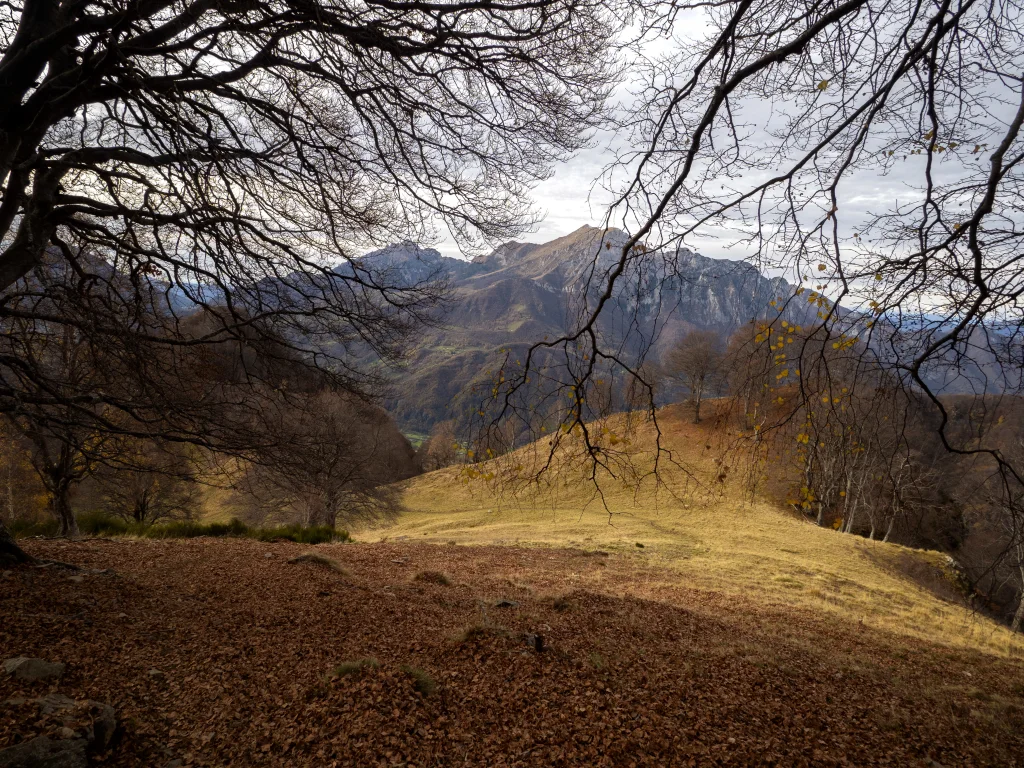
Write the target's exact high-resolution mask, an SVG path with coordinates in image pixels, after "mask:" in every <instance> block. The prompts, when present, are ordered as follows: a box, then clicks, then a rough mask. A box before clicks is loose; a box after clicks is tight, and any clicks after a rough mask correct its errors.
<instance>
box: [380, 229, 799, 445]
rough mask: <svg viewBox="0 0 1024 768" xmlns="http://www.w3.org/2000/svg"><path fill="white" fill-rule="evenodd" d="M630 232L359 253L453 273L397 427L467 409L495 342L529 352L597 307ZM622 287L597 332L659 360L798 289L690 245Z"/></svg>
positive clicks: (625, 350)
mask: <svg viewBox="0 0 1024 768" xmlns="http://www.w3.org/2000/svg"><path fill="white" fill-rule="evenodd" d="M626 238H627V236H626V234H625V233H624V232H622V231H620V230H615V229H611V230H604V229H598V228H595V227H589V226H585V227H581V228H580V229H578V230H576V231H575V232H572V233H571V234H569V235H566V236H565V237H560V238H558V239H556V240H552V241H551V242H548V243H517V242H511V243H506V244H504V245H502V246H500V247H498V248H496V249H495V250H494V251H492V252H491V253H489V254H486V255H484V256H478V257H477V258H475V259H473V260H472V261H465V260H461V259H453V258H449V257H445V256H442V255H441V254H439V253H438V252H437V251H436V250H433V249H429V248H421V247H419V246H417V245H415V244H413V243H401V244H396V245H392V246H389V247H388V248H384V249H382V250H379V251H374V252H373V253H369V254H367V255H366V256H364V257H363V259H364V260H365V262H366V265H367V266H368V267H372V268H374V269H385V268H386V269H389V270H399V271H401V273H402V276H403V278H404V279H405V280H407V281H416V280H422V279H425V278H427V277H428V276H430V275H432V274H442V273H446V274H447V275H448V278H449V280H450V282H451V285H452V288H453V292H454V299H453V302H452V305H451V307H450V310H449V312H448V313H447V315H446V317H445V321H444V325H443V326H442V327H441V328H438V329H428V330H427V331H426V333H425V335H424V337H423V339H422V340H421V342H420V343H419V345H418V346H417V347H416V348H415V349H414V350H413V351H412V354H411V355H410V357H409V359H408V362H407V365H406V368H405V370H404V371H403V372H402V374H401V375H400V376H399V377H398V381H397V383H396V388H395V393H394V397H393V398H392V399H391V401H390V403H389V408H390V410H391V412H392V413H393V414H394V415H395V417H396V419H397V420H398V422H399V424H400V425H401V426H402V428H403V429H404V430H406V431H407V432H427V431H429V429H430V428H431V426H432V425H433V424H435V423H437V422H438V421H442V420H444V419H446V418H451V416H452V415H453V414H457V413H458V412H459V411H460V410H461V409H462V408H464V407H466V405H465V402H464V400H462V399H460V396H462V397H463V398H464V397H465V396H466V394H467V392H468V389H469V387H470V386H471V385H473V384H475V383H480V382H483V381H484V380H485V378H486V375H485V372H486V371H487V369H488V367H489V366H491V365H493V363H494V362H495V361H496V360H498V359H499V352H498V350H499V349H511V350H522V349H525V348H526V347H527V346H528V345H530V344H532V343H534V342H536V341H538V340H540V339H543V338H544V337H545V336H548V337H556V336H559V335H561V334H563V333H565V332H566V331H567V330H568V329H569V328H570V327H572V325H573V322H572V320H573V318H574V317H575V313H576V312H578V311H579V308H580V307H581V306H582V305H583V302H584V301H585V300H587V299H590V301H591V305H592V301H593V298H594V293H595V291H596V290H597V289H598V288H600V287H602V286H603V284H604V277H605V275H606V273H607V270H608V269H610V268H611V266H612V265H614V263H615V262H616V259H617V258H618V254H619V253H620V252H621V246H622V244H623V243H624V242H625V241H626ZM595 257H596V259H595ZM620 283H621V284H620V286H619V289H618V290H617V291H616V293H615V295H614V296H613V299H612V301H611V302H610V303H609V305H608V306H607V308H606V309H607V311H606V312H605V313H604V314H603V316H602V318H601V322H600V324H599V330H600V332H601V334H602V337H603V338H604V339H605V341H606V343H607V344H608V345H609V346H611V347H614V348H615V349H617V350H621V354H622V356H624V357H625V358H626V359H628V360H635V359H636V358H637V357H638V355H639V354H640V352H641V350H642V349H643V347H644V346H645V343H646V342H651V343H652V349H651V354H652V355H653V357H655V358H660V356H661V355H662V354H663V352H664V351H665V350H666V349H667V348H668V347H669V346H670V345H671V344H672V343H674V342H675V341H676V340H678V339H679V338H680V337H681V336H683V335H684V334H686V333H687V332H689V331H691V330H694V329H702V330H703V329H708V330H713V331H716V332H718V333H720V334H721V335H722V337H723V339H724V338H726V337H727V336H728V335H729V334H730V333H732V332H733V331H735V330H736V329H738V328H740V327H741V326H743V325H746V324H748V323H750V322H751V321H753V320H755V319H757V318H761V317H764V316H766V315H767V313H768V312H769V310H770V302H771V301H772V300H773V299H775V298H779V297H783V298H785V297H788V296H789V295H790V293H791V292H792V287H791V286H790V285H789V284H788V283H786V281H784V280H782V279H780V278H774V279H773V278H768V277H765V276H764V275H762V274H761V273H760V272H759V271H758V270H757V269H756V268H755V267H754V266H753V265H751V264H749V263H746V262H742V261H730V260H725V259H710V258H706V257H704V256H701V255H700V254H697V253H694V252H692V251H689V250H685V249H680V250H677V251H675V252H673V253H668V254H665V253H660V254H657V257H656V258H651V259H649V260H645V261H644V264H643V265H642V266H639V267H637V268H635V269H632V270H630V271H628V272H627V273H626V274H624V275H623V279H622V280H621V281H620ZM801 304H802V303H801ZM799 311H801V309H800V308H794V309H792V310H788V312H789V313H790V314H793V313H797V312H799ZM790 319H791V320H792V321H793V322H801V321H802V320H803V318H800V317H795V316H794V317H791V318H790Z"/></svg>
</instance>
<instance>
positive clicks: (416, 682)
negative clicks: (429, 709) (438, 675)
mask: <svg viewBox="0 0 1024 768" xmlns="http://www.w3.org/2000/svg"><path fill="white" fill-rule="evenodd" d="M402 671H403V672H405V674H407V675H408V676H409V677H411V678H412V685H413V688H415V689H416V690H417V691H419V693H420V694H422V695H423V696H430V695H431V694H432V693H433V692H434V691H436V690H437V681H436V680H434V678H432V677H431V676H430V675H429V674H427V672H425V671H424V670H422V669H420V668H419V667H402Z"/></svg>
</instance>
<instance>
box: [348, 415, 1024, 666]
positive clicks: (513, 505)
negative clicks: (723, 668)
mask: <svg viewBox="0 0 1024 768" xmlns="http://www.w3.org/2000/svg"><path fill="white" fill-rule="evenodd" d="M659 421H660V424H661V428H662V431H663V434H664V439H665V445H666V447H667V448H668V449H669V450H671V451H672V452H673V456H674V458H675V459H676V460H677V461H678V462H679V463H680V464H681V465H682V466H684V467H685V468H686V469H687V470H690V471H692V472H693V473H694V474H693V476H692V477H690V476H687V475H686V473H684V472H683V471H681V470H680V469H678V468H674V467H672V466H671V465H665V466H664V468H663V470H664V471H663V480H664V481H665V483H666V485H665V487H663V488H661V489H659V490H657V491H655V490H654V489H653V488H652V487H650V485H649V484H648V485H646V486H645V487H644V490H642V492H640V493H639V494H634V493H633V492H632V491H631V490H629V489H623V488H621V487H620V488H617V489H616V488H614V487H609V486H608V485H607V484H606V486H605V488H604V492H605V497H604V503H607V508H605V506H604V504H603V503H602V501H601V499H600V498H597V497H596V496H595V495H594V490H593V488H592V486H591V485H589V484H588V483H586V482H579V481H573V482H570V483H568V485H565V484H562V483H557V484H556V486H555V487H553V488H549V489H546V490H545V491H544V492H543V493H541V494H537V495H530V494H529V493H521V494H517V495H511V494H508V493H497V492H496V489H494V488H491V487H489V486H488V485H487V484H484V483H481V482H480V481H479V480H476V481H469V482H468V483H467V482H466V479H465V478H464V477H463V476H462V475H461V470H460V469H459V468H457V467H455V468H449V469H447V470H442V471H440V472H434V473H431V474H428V475H424V476H421V477H418V478H414V479H413V480H411V481H408V482H407V483H406V484H405V486H404V487H405V491H404V505H405V508H406V512H405V513H404V514H403V515H402V516H401V517H400V518H399V520H398V521H397V522H396V523H395V524H394V525H391V526H388V527H385V528H381V529H375V530H365V531H359V532H357V535H358V536H359V537H360V538H361V539H366V540H371V541H409V542H423V543H446V542H447V543H455V544H491V545H505V546H526V547H535V546H541V547H559V546H574V547H580V548H583V549H601V550H604V551H607V552H611V553H614V554H615V555H616V556H619V557H623V558H626V559H628V560H631V561H633V562H635V563H637V564H638V565H643V566H644V567H648V566H656V567H657V568H659V569H662V570H663V574H664V575H663V577H662V578H664V579H665V580H666V581H667V583H671V584H686V585H687V586H689V587H692V588H696V589H700V590H708V591H712V592H715V593H716V594H721V595H728V596H731V597H735V598H737V599H743V600H752V601H754V602H756V603H758V604H765V605H773V606H776V607H779V608H787V607H788V608H792V607H794V606H798V607H800V608H802V609H807V610H810V611H812V612H813V613H815V614H819V615H828V616H832V617H834V618H836V619H837V620H840V621H842V622H843V623H848V624H849V625H851V626H860V625H867V626H872V627H876V628H878V629H880V630H884V631H888V632H894V633H897V634H900V635H904V636H913V637H916V638H922V639H927V640H930V641H936V642H942V643H948V644H950V645H958V646H967V647H971V648H984V649H986V650H988V651H990V652H993V653H998V654H1011V655H1019V656H1022V657H1024V638H1020V637H1019V636H1014V635H1012V634H1011V633H1010V632H1009V631H1008V630H1007V629H1005V628H1004V627H1001V626H999V625H997V624H996V623H995V622H992V621H990V620H988V619H986V618H984V617H982V616H980V615H978V614H977V613H975V612H973V611H972V610H970V609H969V608H968V607H967V606H966V604H965V600H964V598H963V594H962V593H961V591H960V588H959V587H958V586H957V575H956V573H955V571H954V570H953V569H952V568H951V567H950V561H949V559H948V558H947V557H946V556H945V555H943V554H941V553H938V552H929V551H924V550H915V549H909V548H906V547H902V546H899V545H895V544H888V543H882V542H879V541H868V540H866V539H863V538H861V537H858V536H851V535H843V534H840V533H837V532H835V531H832V530H828V529H823V528H819V527H817V526H815V525H813V524H812V523H810V522H808V521H806V520H804V519H802V518H800V517H798V516H796V515H795V514H793V512H792V511H791V510H789V509H787V508H784V507H782V506H781V505H780V504H779V503H777V502H776V501H774V500H772V499H771V498H768V497H764V496H758V497H755V498H751V497H750V496H749V495H747V494H746V493H745V492H744V491H743V488H742V484H741V483H740V482H739V481H738V480H737V479H731V480H728V481H727V482H726V483H725V484H724V485H723V484H719V483H717V482H715V478H716V475H717V474H718V472H719V471H720V467H721V466H722V464H719V463H716V461H718V460H719V457H720V456H722V455H723V454H721V452H720V448H719V445H718V443H717V441H716V440H714V439H712V438H710V437H709V434H708V432H707V429H706V427H704V426H695V425H693V424H691V423H689V420H688V419H687V417H686V415H685V414H684V412H683V411H682V409H681V408H680V407H678V406H672V407H669V408H665V409H663V410H662V411H661V412H660V416H659ZM647 429H649V427H647ZM731 459H732V460H736V459H737V457H731ZM725 461H726V463H728V462H729V461H730V457H728V456H727V457H726V458H725ZM736 474H737V472H736V469H735V468H733V470H732V475H733V476H735V475H736ZM562 479H563V480H564V479H565V478H564V477H563V478H562ZM776 479H780V478H776ZM772 487H773V486H772V484H771V483H769V484H768V486H767V488H768V489H769V490H770V489H771V488H772ZM781 496H782V493H779V494H776V497H777V498H781ZM639 545H642V547H641V546H639Z"/></svg>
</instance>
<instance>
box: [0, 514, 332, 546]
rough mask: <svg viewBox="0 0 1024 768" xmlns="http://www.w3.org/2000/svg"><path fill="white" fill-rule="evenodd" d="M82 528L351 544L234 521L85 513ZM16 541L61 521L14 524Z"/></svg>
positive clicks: (326, 533) (297, 529)
mask: <svg viewBox="0 0 1024 768" xmlns="http://www.w3.org/2000/svg"><path fill="white" fill-rule="evenodd" d="M77 519H78V528H79V530H80V531H81V532H82V533H83V534H84V535H86V536H138V537H140V538H145V539H194V538H197V537H199V536H213V537H218V538H220V537H233V538H251V539H257V540H258V541H294V542H296V543H298V544H310V545H312V544H328V543H331V542H347V541H351V540H352V537H351V536H349V533H348V531H337V530H334V529H332V528H331V527H330V526H326V525H321V526H309V527H306V526H302V525H295V524H293V525H282V526H278V527H275V528H250V527H249V526H247V525H246V524H245V523H243V522H242V521H241V520H238V519H237V518H232V519H231V520H229V521H228V522H226V523H201V522H198V521H195V520H173V521H167V522H162V523H155V524H152V525H147V524H145V523H139V522H135V521H134V520H124V519H122V518H120V517H115V516H113V515H110V514H107V513H105V512H83V513H82V514H80V515H78V516H77ZM9 527H10V530H11V532H12V533H13V534H14V536H15V537H18V538H24V537H26V536H56V535H57V533H58V527H59V526H58V524H57V521H56V520H54V519H52V518H47V519H44V520H35V521H26V520H15V521H13V522H12V523H11V524H10V526H9Z"/></svg>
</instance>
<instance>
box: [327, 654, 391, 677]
mask: <svg viewBox="0 0 1024 768" xmlns="http://www.w3.org/2000/svg"><path fill="white" fill-rule="evenodd" d="M379 666H380V662H379V661H377V660H376V659H374V658H368V659H356V660H355V661H343V662H341V664H339V665H338V666H336V667H335V668H334V677H348V676H349V675H358V674H362V673H363V672H364V671H365V670H367V669H377V668H378V667H379Z"/></svg>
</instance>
